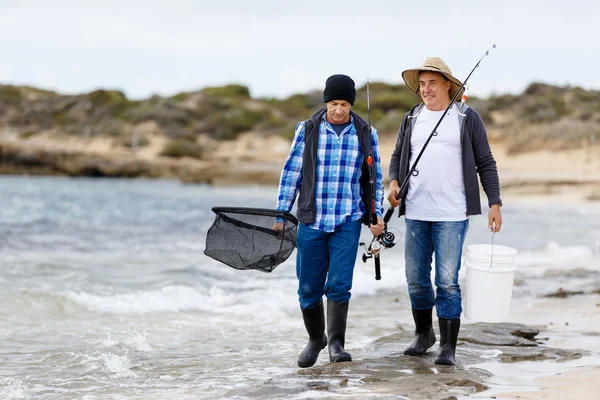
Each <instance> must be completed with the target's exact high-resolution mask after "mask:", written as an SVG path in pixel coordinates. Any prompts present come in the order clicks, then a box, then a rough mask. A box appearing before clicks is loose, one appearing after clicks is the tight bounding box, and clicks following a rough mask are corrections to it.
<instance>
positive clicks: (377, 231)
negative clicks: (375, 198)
mask: <svg viewBox="0 0 600 400" xmlns="http://www.w3.org/2000/svg"><path fill="white" fill-rule="evenodd" d="M369 229H370V230H371V233H372V234H373V235H374V236H379V235H381V234H382V233H383V231H384V229H385V224H384V223H383V219H381V217H380V216H377V225H373V224H371V225H369Z"/></svg>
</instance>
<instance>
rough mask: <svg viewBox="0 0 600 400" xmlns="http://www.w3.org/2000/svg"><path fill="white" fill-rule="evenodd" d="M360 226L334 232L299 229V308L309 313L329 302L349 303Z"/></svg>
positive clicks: (345, 226) (349, 224)
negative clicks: (323, 302)
mask: <svg viewBox="0 0 600 400" xmlns="http://www.w3.org/2000/svg"><path fill="white" fill-rule="evenodd" d="M360 228H361V222H360V220H359V221H353V222H347V223H345V224H342V225H340V226H339V227H337V228H336V230H335V231H334V232H324V231H320V230H316V229H311V228H309V227H307V226H306V225H305V224H302V223H301V224H299V226H298V238H297V240H296V244H297V247H298V251H297V254H296V276H297V277H298V297H299V299H300V308H302V309H303V310H308V309H310V308H313V307H316V306H317V305H319V303H321V302H322V301H323V295H326V296H327V298H328V299H331V300H335V301H339V302H346V301H348V300H350V289H352V276H353V274H354V263H355V262H356V252H357V251H358V241H359V239H360Z"/></svg>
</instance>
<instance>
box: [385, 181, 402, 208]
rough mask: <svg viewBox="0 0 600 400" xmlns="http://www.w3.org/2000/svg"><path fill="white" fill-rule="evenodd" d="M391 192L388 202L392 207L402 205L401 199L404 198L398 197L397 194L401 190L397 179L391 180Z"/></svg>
mask: <svg viewBox="0 0 600 400" xmlns="http://www.w3.org/2000/svg"><path fill="white" fill-rule="evenodd" d="M389 192H390V193H389V194H388V202H389V203H390V205H391V206H392V207H398V206H399V205H400V200H402V199H396V196H397V195H398V193H399V192H400V186H398V181H397V180H395V179H394V180H393V181H391V182H390V188H389Z"/></svg>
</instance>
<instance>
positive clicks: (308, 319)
mask: <svg viewBox="0 0 600 400" xmlns="http://www.w3.org/2000/svg"><path fill="white" fill-rule="evenodd" d="M302 318H303V319H304V326H305V327H306V332H308V343H307V344H306V347H304V350H302V353H300V356H299V357H298V366H299V367H300V368H307V367H312V366H313V365H315V363H316V362H317V358H319V353H320V352H321V350H322V349H324V348H325V346H326V345H327V337H326V336H325V312H324V310H323V303H320V304H319V305H318V306H316V307H314V308H311V309H309V310H302Z"/></svg>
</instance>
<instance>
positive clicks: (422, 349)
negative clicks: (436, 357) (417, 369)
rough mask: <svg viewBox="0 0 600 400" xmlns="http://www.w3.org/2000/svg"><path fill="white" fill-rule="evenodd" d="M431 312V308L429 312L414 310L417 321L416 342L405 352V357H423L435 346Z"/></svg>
mask: <svg viewBox="0 0 600 400" xmlns="http://www.w3.org/2000/svg"><path fill="white" fill-rule="evenodd" d="M431 311H432V310H431V308H430V309H429V310H415V309H414V308H413V309H412V314H413V318H414V320H415V340H413V342H412V343H411V344H410V346H408V347H407V348H406V350H404V355H405V356H422V355H424V354H425V353H426V352H427V349H429V348H430V347H431V346H433V345H434V344H435V332H434V331H433V324H432V322H431Z"/></svg>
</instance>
